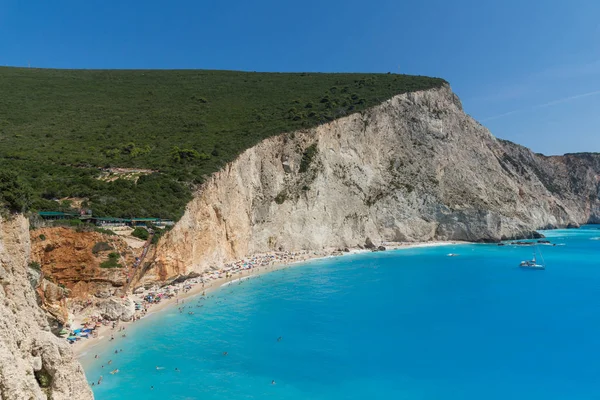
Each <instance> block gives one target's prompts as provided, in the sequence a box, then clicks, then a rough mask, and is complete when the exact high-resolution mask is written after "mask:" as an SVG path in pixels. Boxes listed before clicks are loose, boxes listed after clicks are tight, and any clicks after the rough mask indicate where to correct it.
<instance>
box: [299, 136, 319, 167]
mask: <svg viewBox="0 0 600 400" xmlns="http://www.w3.org/2000/svg"><path fill="white" fill-rule="evenodd" d="M317 152H318V149H317V144H316V143H313V144H311V145H310V146H308V147H307V148H306V150H304V153H302V160H301V161H300V169H299V172H306V171H308V168H309V167H310V164H311V163H312V162H313V159H314V158H315V156H316V155H317Z"/></svg>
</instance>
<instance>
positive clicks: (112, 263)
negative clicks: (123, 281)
mask: <svg viewBox="0 0 600 400" xmlns="http://www.w3.org/2000/svg"><path fill="white" fill-rule="evenodd" d="M119 257H120V256H119V253H110V254H109V255H108V260H106V261H104V262H103V263H101V264H100V268H123V266H122V265H121V264H119Z"/></svg>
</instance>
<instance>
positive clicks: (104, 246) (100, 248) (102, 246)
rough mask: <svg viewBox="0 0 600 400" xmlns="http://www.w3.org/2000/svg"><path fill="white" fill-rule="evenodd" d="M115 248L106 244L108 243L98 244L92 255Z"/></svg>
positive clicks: (93, 248)
mask: <svg viewBox="0 0 600 400" xmlns="http://www.w3.org/2000/svg"><path fill="white" fill-rule="evenodd" d="M113 248H114V247H112V246H111V245H110V244H108V243H106V242H98V243H96V244H95V245H94V247H92V253H94V254H98V253H100V252H101V251H108V250H112V249H113Z"/></svg>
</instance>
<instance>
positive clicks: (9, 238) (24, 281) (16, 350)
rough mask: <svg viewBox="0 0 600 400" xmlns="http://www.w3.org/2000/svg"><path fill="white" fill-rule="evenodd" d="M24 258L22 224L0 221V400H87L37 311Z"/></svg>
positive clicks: (68, 353)
mask: <svg viewBox="0 0 600 400" xmlns="http://www.w3.org/2000/svg"><path fill="white" fill-rule="evenodd" d="M29 253H30V241H29V229H28V223H27V220H26V219H25V218H24V217H22V216H15V217H11V218H10V219H6V218H2V217H0V326H1V328H0V400H21V399H23V400H32V399H35V400H38V399H52V400H67V399H71V400H87V399H93V395H92V392H91V390H90V388H89V386H88V384H87V382H86V379H85V375H84V372H83V369H82V368H81V365H80V364H79V362H78V361H77V360H76V359H75V357H74V356H73V352H72V350H71V349H70V348H69V345H68V344H67V343H66V342H65V341H64V340H60V339H59V338H57V337H56V336H55V335H53V334H52V333H51V332H50V327H49V325H48V321H47V319H46V316H45V315H44V312H43V311H42V309H41V308H40V307H38V304H37V301H36V294H35V292H34V289H33V287H32V282H30V280H29V278H28V262H29ZM32 272H33V271H32ZM32 280H33V281H34V282H35V277H32Z"/></svg>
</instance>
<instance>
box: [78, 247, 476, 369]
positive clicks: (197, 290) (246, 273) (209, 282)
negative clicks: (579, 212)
mask: <svg viewBox="0 0 600 400" xmlns="http://www.w3.org/2000/svg"><path fill="white" fill-rule="evenodd" d="M456 244H465V243H464V242H454V241H449V242H409V243H391V242H386V243H384V244H383V246H385V247H386V251H393V250H401V249H411V248H422V247H435V246H446V245H456ZM370 252H371V250H367V249H351V250H350V251H348V252H340V251H339V250H338V249H326V250H317V251H298V252H272V253H264V254H257V255H253V256H249V257H246V258H244V259H242V260H237V261H234V262H231V263H227V264H225V265H223V266H222V268H220V269H219V270H216V271H207V272H205V273H204V274H203V275H202V276H201V277H197V278H191V279H188V280H186V281H184V282H180V283H176V284H172V285H167V287H169V291H170V292H176V293H177V295H175V296H173V297H171V298H165V299H163V300H162V301H160V303H158V304H151V305H149V307H148V308H147V311H146V312H143V313H142V312H136V319H138V320H139V319H143V318H146V317H148V316H150V315H152V314H155V313H157V312H159V311H160V310H162V309H164V308H166V307H169V306H171V305H174V304H177V303H179V302H180V301H183V300H186V299H187V298H190V297H193V296H197V295H200V294H202V293H204V292H205V293H206V294H208V293H210V292H211V291H214V290H216V289H218V288H220V287H221V286H224V285H226V284H228V283H231V282H234V281H238V280H241V279H243V280H245V279H249V278H251V277H253V276H258V275H261V274H265V273H269V272H273V271H277V270H280V269H285V268H289V267H294V266H298V265H302V264H304V263H306V262H309V261H315V260H318V259H324V258H330V257H343V256H347V255H352V254H359V253H370ZM257 260H258V262H257ZM236 266H243V267H242V268H239V269H235V267H236ZM186 288H187V289H186ZM161 289H163V290H164V288H159V287H158V285H157V286H156V287H152V288H150V289H146V290H144V291H143V292H139V293H137V294H129V295H128V296H127V297H128V298H129V299H131V300H132V301H134V302H139V303H142V302H143V299H144V297H145V296H146V295H148V293H150V292H156V291H160V290H161ZM89 317H90V315H86V314H85V313H83V314H82V315H75V316H74V318H73V320H72V322H71V327H73V328H74V329H77V328H79V327H81V326H83V322H84V321H85V320H86V319H87V318H89ZM135 322H136V320H135V319H134V320H133V321H128V322H124V321H117V322H116V323H115V328H114V329H113V328H112V326H111V325H109V326H105V325H102V326H100V327H98V328H96V329H95V334H96V335H95V337H89V338H87V339H80V340H78V341H76V342H75V343H73V344H72V348H73V351H74V352H75V354H76V356H77V357H81V356H83V355H85V354H87V353H89V352H90V351H93V348H94V347H96V346H98V345H100V344H102V343H106V342H108V341H109V340H110V338H111V336H114V341H115V343H118V342H119V341H120V340H121V339H122V337H121V336H122V334H125V332H127V327H128V326H129V325H130V324H134V323H135ZM121 329H124V331H121Z"/></svg>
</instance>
